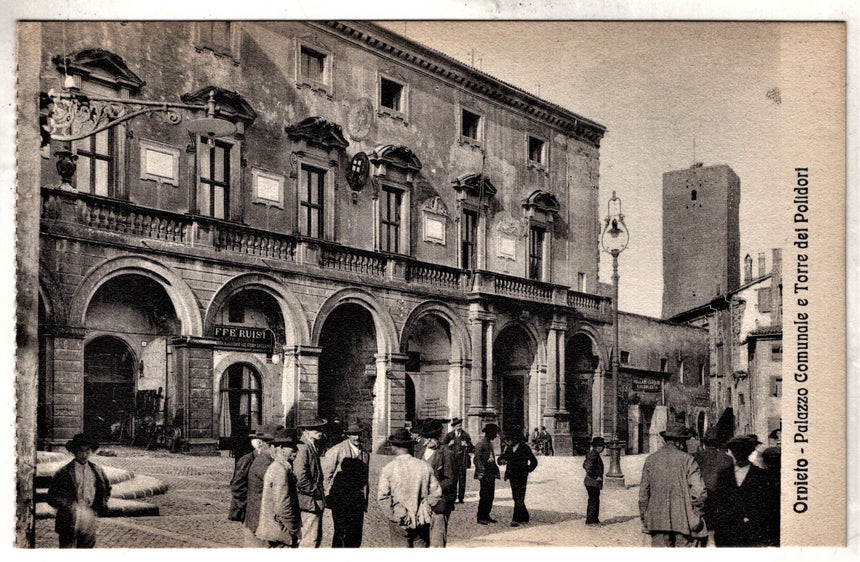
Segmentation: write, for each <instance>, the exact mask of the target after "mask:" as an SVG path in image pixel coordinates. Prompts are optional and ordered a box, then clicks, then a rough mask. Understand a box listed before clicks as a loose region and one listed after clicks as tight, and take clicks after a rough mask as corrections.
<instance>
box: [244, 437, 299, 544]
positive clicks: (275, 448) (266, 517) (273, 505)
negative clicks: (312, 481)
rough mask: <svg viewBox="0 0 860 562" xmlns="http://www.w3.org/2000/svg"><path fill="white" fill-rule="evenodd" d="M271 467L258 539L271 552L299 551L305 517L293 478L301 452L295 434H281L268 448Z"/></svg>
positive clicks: (263, 495)
mask: <svg viewBox="0 0 860 562" xmlns="http://www.w3.org/2000/svg"><path fill="white" fill-rule="evenodd" d="M268 449H269V452H270V453H271V455H272V463H271V464H270V465H269V468H268V469H266V474H265V475H264V476H263V493H262V498H261V501H260V518H259V523H258V524H257V531H256V533H255V534H256V536H257V538H258V539H260V540H263V541H266V542H267V544H268V546H269V548H296V547H298V545H299V541H300V540H301V538H302V516H301V510H300V509H299V497H298V491H297V490H296V476H295V474H293V466H292V463H293V460H294V459H295V458H296V453H297V452H298V448H297V445H296V440H295V439H294V438H293V436H292V432H291V431H288V430H286V429H281V430H279V431H278V432H277V433H276V435H275V438H274V439H273V440H272V441H271V443H270V444H269V447H268Z"/></svg>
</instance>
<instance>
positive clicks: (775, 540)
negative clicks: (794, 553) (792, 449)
mask: <svg viewBox="0 0 860 562" xmlns="http://www.w3.org/2000/svg"><path fill="white" fill-rule="evenodd" d="M762 458H763V459H764V465H765V472H766V474H767V478H768V481H769V482H770V487H771V490H770V492H771V498H770V502H769V506H770V509H771V510H772V514H771V516H770V517H768V541H767V543H768V546H779V536H780V534H779V533H780V531H779V525H780V509H779V500H780V491H781V488H782V482H781V480H780V479H781V474H780V467H781V466H782V451H781V450H780V448H779V447H768V448H767V449H765V450H764V453H762Z"/></svg>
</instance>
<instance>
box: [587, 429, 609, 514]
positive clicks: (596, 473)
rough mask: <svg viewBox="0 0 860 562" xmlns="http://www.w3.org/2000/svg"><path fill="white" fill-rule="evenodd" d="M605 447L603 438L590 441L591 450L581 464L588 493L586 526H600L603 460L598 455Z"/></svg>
mask: <svg viewBox="0 0 860 562" xmlns="http://www.w3.org/2000/svg"><path fill="white" fill-rule="evenodd" d="M605 446H606V443H605V442H604V441H603V437H595V438H594V439H592V440H591V448H590V449H589V450H588V453H586V455H585V460H584V461H583V463H582V468H584V469H585V491H586V492H588V507H587V508H586V510H585V524H586V525H600V490H602V489H603V459H602V458H600V453H602V452H603V449H604V447H605Z"/></svg>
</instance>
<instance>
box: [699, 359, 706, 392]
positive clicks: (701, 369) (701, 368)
mask: <svg viewBox="0 0 860 562" xmlns="http://www.w3.org/2000/svg"><path fill="white" fill-rule="evenodd" d="M704 384H705V364H704V363H699V386H704Z"/></svg>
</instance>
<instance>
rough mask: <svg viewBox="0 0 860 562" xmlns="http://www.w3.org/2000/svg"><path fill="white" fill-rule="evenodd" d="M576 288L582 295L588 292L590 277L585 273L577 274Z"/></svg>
mask: <svg viewBox="0 0 860 562" xmlns="http://www.w3.org/2000/svg"><path fill="white" fill-rule="evenodd" d="M576 287H577V289H576V290H577V291H579V292H580V293H586V292H588V275H586V274H585V273H582V272H580V273H579V274H577V278H576Z"/></svg>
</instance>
